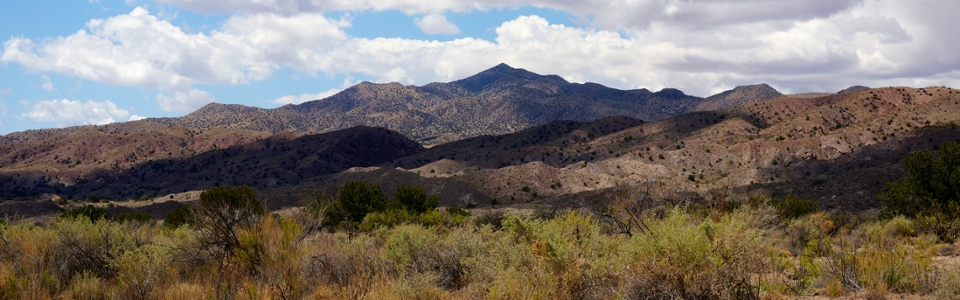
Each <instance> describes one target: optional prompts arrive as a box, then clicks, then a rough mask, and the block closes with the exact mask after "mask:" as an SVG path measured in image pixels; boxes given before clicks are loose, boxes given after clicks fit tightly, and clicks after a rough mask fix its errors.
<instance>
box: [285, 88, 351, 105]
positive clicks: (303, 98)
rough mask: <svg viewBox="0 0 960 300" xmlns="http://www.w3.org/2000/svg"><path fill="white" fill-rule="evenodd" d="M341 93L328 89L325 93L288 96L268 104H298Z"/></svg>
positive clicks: (338, 90)
mask: <svg viewBox="0 0 960 300" xmlns="http://www.w3.org/2000/svg"><path fill="white" fill-rule="evenodd" d="M341 91H343V89H330V90H327V91H326V92H322V93H317V94H300V96H294V95H289V96H283V97H280V98H277V99H273V100H270V102H273V103H277V104H300V103H303V102H307V101H312V100H319V99H324V98H327V97H330V96H333V95H335V94H336V93H339V92H341Z"/></svg>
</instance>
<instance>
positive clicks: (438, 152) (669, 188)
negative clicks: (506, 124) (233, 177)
mask: <svg viewBox="0 0 960 300" xmlns="http://www.w3.org/2000/svg"><path fill="white" fill-rule="evenodd" d="M958 102H960V91H958V90H954V89H948V88H940V87H931V88H921V89H916V88H880V89H870V90H864V91H861V92H851V93H843V94H832V95H830V96H826V97H819V98H792V97H779V98H775V99H771V100H767V101H764V102H759V103H753V104H749V105H744V106H740V107H736V108H730V109H725V110H719V111H712V112H695V113H688V114H685V115H681V116H678V117H674V118H670V119H665V120H661V121H657V122H651V123H642V124H638V125H637V126H634V127H629V128H626V129H624V130H621V131H617V132H614V133H610V134H604V135H600V136H590V135H589V134H584V133H583V132H582V131H579V130H578V129H575V128H582V127H577V126H578V125H577V124H575V123H563V122H555V123H551V124H547V125H544V126H541V127H536V128H531V129H530V130H528V131H525V132H521V133H517V134H511V135H505V136H496V137H479V138H474V139H467V140H463V141H460V142H455V143H450V144H447V145H443V146H439V147H435V148H432V149H430V150H428V151H425V152H423V153H420V154H417V155H414V156H411V157H405V158H402V159H400V160H398V161H397V163H396V164H397V165H398V166H401V167H403V168H402V169H399V170H394V169H375V170H369V172H370V175H368V176H367V177H366V178H368V179H370V180H372V181H377V182H393V181H396V180H394V179H392V178H399V177H393V176H399V175H398V174H400V173H404V172H408V173H414V174H417V175H418V176H420V177H424V178H433V179H435V180H439V181H442V182H444V185H445V186H464V187H470V188H472V189H476V190H477V191H478V193H479V194H478V195H461V197H460V198H464V199H491V201H492V202H491V203H498V204H510V205H548V206H553V205H565V206H567V205H574V206H577V205H589V203H595V202H597V201H603V200H602V199H603V197H597V196H598V195H603V194H606V193H609V192H612V191H614V190H615V189H616V188H617V187H618V186H622V185H624V184H630V185H634V184H640V185H649V184H654V185H656V188H653V189H651V191H655V192H651V193H655V194H657V195H656V196H657V197H660V198H664V199H667V200H669V199H674V200H681V199H686V200H690V199H710V198H711V197H712V196H711V195H712V194H713V192H712V191H715V190H718V189H719V190H722V191H726V192H725V193H726V194H728V195H736V198H737V199H741V200H742V199H743V198H744V197H746V196H749V195H751V194H753V193H765V194H772V195H780V196H783V195H787V194H794V195H798V196H801V197H807V198H810V199H814V200H817V201H818V202H820V203H821V204H822V205H824V207H826V208H842V209H851V210H861V209H867V208H871V207H876V205H877V202H876V201H875V199H874V197H875V195H876V194H877V192H879V190H880V189H882V187H883V184H884V183H886V182H889V181H893V180H898V179H901V178H903V176H905V173H904V170H903V167H902V163H901V162H902V159H903V157H905V156H906V155H907V154H909V153H911V152H913V151H916V150H920V149H925V148H928V147H932V146H935V145H938V144H939V143H941V142H944V141H958V140H960V128H958V125H957V124H960V115H958V114H957V113H956V112H957V111H960V105H958ZM597 122H609V120H601V121H597ZM579 126H583V127H585V126H586V125H579ZM557 128H561V129H563V130H558V129H557ZM539 132H544V133H539ZM561 132H567V133H563V134H559V133H561ZM547 133H553V134H552V135H551V134H547ZM541 135H542V136H544V137H545V138H542V139H531V138H530V137H531V136H533V137H536V136H541ZM491 148H492V149H491ZM338 176H339V175H338ZM350 177H351V178H357V177H358V175H357V174H351V175H350ZM331 182H342V181H337V180H336V179H335V178H334V179H331ZM328 188H333V186H328Z"/></svg>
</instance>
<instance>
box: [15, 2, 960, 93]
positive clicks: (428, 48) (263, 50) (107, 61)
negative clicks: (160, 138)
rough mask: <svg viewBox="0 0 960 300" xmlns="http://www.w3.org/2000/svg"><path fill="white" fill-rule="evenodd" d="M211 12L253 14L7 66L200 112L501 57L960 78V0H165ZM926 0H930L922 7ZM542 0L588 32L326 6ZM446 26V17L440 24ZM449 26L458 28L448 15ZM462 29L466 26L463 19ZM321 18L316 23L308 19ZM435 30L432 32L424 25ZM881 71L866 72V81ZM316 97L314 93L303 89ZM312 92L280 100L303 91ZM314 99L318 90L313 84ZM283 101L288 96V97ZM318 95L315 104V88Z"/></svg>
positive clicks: (64, 42) (601, 72) (790, 87)
mask: <svg viewBox="0 0 960 300" xmlns="http://www.w3.org/2000/svg"><path fill="white" fill-rule="evenodd" d="M160 2H163V3H169V4H173V5H176V6H178V7H182V8H187V9H192V10H196V11H202V12H228V13H232V12H242V13H239V14H236V15H233V16H231V17H229V18H228V19H227V20H226V21H225V22H223V24H222V26H221V27H220V28H218V29H216V30H213V31H211V32H209V33H206V34H204V33H185V32H184V31H183V30H181V28H179V27H177V26H174V25H172V24H170V23H169V22H167V21H165V20H162V19H159V18H157V17H156V16H154V15H151V14H150V13H149V12H148V11H146V10H145V9H143V8H137V9H135V10H133V11H132V12H130V13H129V14H124V15H119V16H115V17H112V18H108V19H96V20H92V21H90V22H88V24H87V26H86V28H85V30H80V31H78V32H77V33H75V34H73V35H70V36H66V37H56V38H49V39H43V40H36V41H35V40H31V39H26V38H18V37H15V38H11V39H9V40H7V41H6V42H5V43H4V52H3V53H2V55H0V61H3V62H14V63H18V64H21V65H23V66H25V67H27V68H29V69H31V70H35V71H53V72H57V73H60V74H65V75H69V76H74V77H79V78H85V79H89V80H95V81H100V82H106V83H111V84H118V85H133V86H140V87H143V88H148V89H158V90H160V91H161V92H160V93H159V95H158V97H157V101H158V103H159V105H160V107H161V108H162V109H164V110H168V111H178V112H188V111H191V110H192V109H195V108H197V107H199V106H202V105H203V104H206V103H208V102H210V101H214V100H215V99H213V97H212V96H210V95H209V94H207V93H205V92H202V91H199V90H196V89H195V88H194V85H196V84H246V83H249V82H251V81H256V80H262V79H265V78H269V77H270V76H271V75H272V74H273V72H275V71H276V70H279V69H294V70H298V71H301V72H306V73H327V74H331V75H333V74H344V73H358V74H363V75H366V76H370V77H373V78H376V80H377V81H397V82H401V83H404V84H425V83H428V82H431V81H449V80H453V79H459V78H463V77H465V76H469V75H472V74H474V73H476V72H478V71H481V70H483V69H486V68H489V67H491V66H493V65H496V64H497V63H500V62H506V63H508V64H510V65H513V66H515V67H522V68H526V69H529V70H531V71H535V72H539V73H547V74H558V75H561V76H563V77H564V78H567V79H568V80H571V81H577V82H583V81H594V82H599V83H603V84H606V85H610V86H614V87H618V88H641V87H643V88H650V89H660V88H664V87H676V88H680V89H682V90H684V91H686V92H688V93H691V94H694V95H701V96H705V95H709V94H712V93H715V92H719V91H722V90H724V89H729V88H732V87H734V86H736V85H742V84H753V83H759V82H767V83H770V84H772V85H773V86H775V87H777V88H780V89H782V90H783V91H784V92H806V91H835V90H839V89H841V88H844V87H846V86H848V85H852V84H868V85H879V84H871V83H872V82H882V83H884V84H892V85H898V84H904V85H908V84H911V83H914V82H937V83H940V84H944V85H960V76H958V75H957V72H956V70H958V69H960V52H957V51H956V49H960V40H956V39H949V38H945V37H948V36H952V35H953V33H952V32H951V31H952V30H953V29H952V28H953V27H955V26H953V24H955V22H956V21H954V19H955V18H954V17H953V16H952V15H951V13H950V12H952V11H960V2H956V3H954V2H950V3H944V1H933V0H919V1H918V2H910V3H904V2H903V1H895V0H878V1H863V0H723V1H661V0H613V1H601V0H587V1H545V0H530V1H513V0H476V1H472V2H464V1H452V0H441V1H414V0H391V1H372V0H369V1H347V0H334V1H308V0H233V1H214V0H161V1H160ZM914 3H916V4H914ZM520 5H532V6H537V7H545V8H551V9H558V10H562V11H566V12H569V13H570V14H572V15H574V16H577V17H579V18H581V19H582V21H583V23H581V24H583V25H578V26H575V27H570V26H563V25H558V24H550V23H549V22H548V21H547V20H545V19H544V18H541V17H538V16H522V17H519V18H516V19H514V20H510V21H507V22H504V23H502V24H500V26H498V27H497V28H496V34H497V37H496V39H495V40H492V41H489V40H482V39H475V38H461V39H456V40H452V41H443V42H441V41H425V40H415V39H404V38H356V37H351V36H348V35H347V34H345V33H344V31H343V30H342V28H344V27H346V26H350V21H346V20H335V19H331V18H327V17H324V15H323V14H322V13H323V12H330V11H345V10H398V11H402V12H405V13H408V14H425V15H426V16H424V17H422V18H419V19H418V20H419V23H427V22H428V21H430V20H429V19H430V18H431V16H438V17H442V13H443V12H449V11H453V12H459V11H472V10H485V9H496V8H503V7H513V6H520ZM440 23H442V22H440ZM446 23H449V21H447V22H446ZM454 27H455V26H454ZM305 28H309V30H305ZM424 31H425V32H426V31H427V30H426V29H424ZM865 81H867V82H865ZM301 96H303V95H301ZM301 96H293V95H292V96H288V97H289V98H280V99H275V100H274V101H281V102H283V101H289V102H290V103H294V102H295V101H300V100H301V99H300V97H301ZM307 96H310V95H307ZM281 99H282V100H281ZM311 100H312V99H311Z"/></svg>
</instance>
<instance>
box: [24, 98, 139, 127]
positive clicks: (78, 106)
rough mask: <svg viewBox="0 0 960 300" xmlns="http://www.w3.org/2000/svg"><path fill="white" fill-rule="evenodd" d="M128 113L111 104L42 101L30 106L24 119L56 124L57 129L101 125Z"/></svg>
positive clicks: (126, 115)
mask: <svg viewBox="0 0 960 300" xmlns="http://www.w3.org/2000/svg"><path fill="white" fill-rule="evenodd" d="M129 115H130V113H129V112H128V111H126V110H123V109H120V108H117V106H116V105H114V104H113V102H110V101H103V102H95V101H87V102H81V101H73V100H67V99H63V100H44V101H39V102H36V103H34V104H33V105H32V107H31V108H30V111H29V112H26V113H24V114H23V116H24V117H28V118H31V119H33V120H35V121H39V122H56V123H57V127H65V126H73V125H86V124H96V125H103V124H109V123H113V122H116V120H117V119H121V120H122V119H126V118H127V117H128V116H129Z"/></svg>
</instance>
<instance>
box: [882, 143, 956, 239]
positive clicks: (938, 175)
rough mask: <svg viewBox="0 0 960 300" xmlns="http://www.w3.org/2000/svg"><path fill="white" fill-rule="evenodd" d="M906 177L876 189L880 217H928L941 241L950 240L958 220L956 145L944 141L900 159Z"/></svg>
mask: <svg viewBox="0 0 960 300" xmlns="http://www.w3.org/2000/svg"><path fill="white" fill-rule="evenodd" d="M904 164H905V165H906V167H907V170H908V171H909V173H910V174H909V176H908V177H907V179H906V180H902V181H897V182H892V183H887V186H886V187H885V188H884V189H883V191H882V192H880V195H879V197H880V202H881V203H883V205H884V206H885V207H884V211H883V216H885V217H893V216H896V215H904V216H907V217H911V218H922V217H929V218H932V220H933V225H935V226H934V228H933V231H934V234H936V235H937V236H938V237H939V238H940V239H942V240H944V241H953V239H954V238H955V237H956V236H957V232H958V231H957V227H958V226H957V224H958V223H960V144H958V143H954V142H946V143H943V144H941V145H940V151H938V152H937V154H936V155H934V152H933V149H927V150H924V151H917V152H914V153H913V154H910V155H909V156H907V158H906V159H904Z"/></svg>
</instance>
